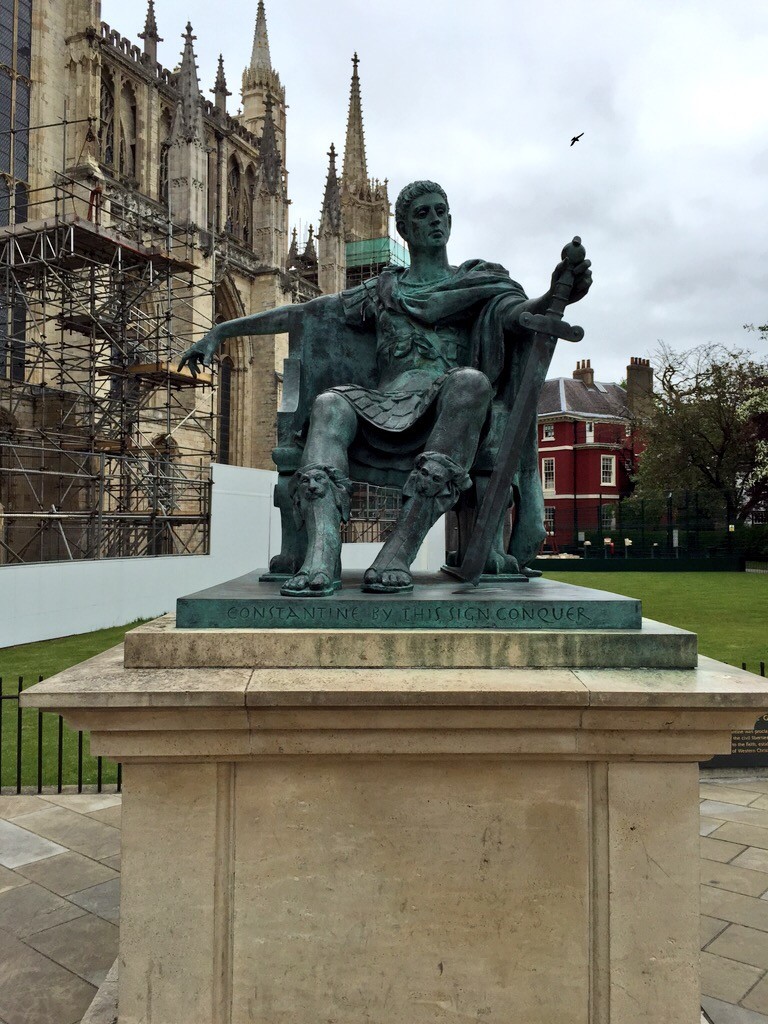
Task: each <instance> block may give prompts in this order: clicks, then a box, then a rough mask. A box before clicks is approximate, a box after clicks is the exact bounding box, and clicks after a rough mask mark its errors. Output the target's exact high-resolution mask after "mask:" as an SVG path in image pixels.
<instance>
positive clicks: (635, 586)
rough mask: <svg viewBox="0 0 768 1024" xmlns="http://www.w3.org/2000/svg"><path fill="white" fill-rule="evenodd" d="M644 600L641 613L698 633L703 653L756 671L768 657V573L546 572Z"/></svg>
mask: <svg viewBox="0 0 768 1024" xmlns="http://www.w3.org/2000/svg"><path fill="white" fill-rule="evenodd" d="M547 577H548V578H549V579H556V580H562V582H564V583H572V584H575V585H576V586H581V587H594V588H595V590H608V591H610V592H612V593H615V594H624V595H625V596H626V597H634V598H637V599H638V600H640V601H642V603H643V615H644V616H645V617H646V618H649V619H656V620H657V621H659V622H667V623H669V624H670V625H672V626H679V627H680V628H681V629H690V630H692V631H693V632H694V633H698V635H699V653H700V654H705V655H707V657H709V658H716V659H717V660H718V661H724V662H726V664H728V665H735V666H737V667H738V668H741V663H742V661H745V662H746V663H747V667H748V668H749V669H750V670H751V671H754V672H756V671H757V666H758V664H759V662H760V661H768V634H767V633H766V629H765V624H766V622H768V576H762V575H757V574H756V575H751V574H748V573H736V572H733V573H731V572H681V573H672V572H660V573H654V572H634V573H630V572H628V573H611V574H610V576H608V575H606V574H605V573H600V572H594V573H590V572H583V573H582V572H568V573H561V574H558V573H556V572H553V573H547Z"/></svg>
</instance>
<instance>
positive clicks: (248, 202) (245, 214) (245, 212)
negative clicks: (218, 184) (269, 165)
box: [240, 167, 256, 244]
mask: <svg viewBox="0 0 768 1024" xmlns="http://www.w3.org/2000/svg"><path fill="white" fill-rule="evenodd" d="M255 188H256V175H255V174H254V171H253V168H252V167H249V168H248V169H247V171H246V172H245V182H244V187H243V188H242V189H241V193H240V211H241V212H240V224H241V230H240V237H241V238H242V240H243V241H244V242H248V243H249V244H251V243H252V242H253V230H252V224H251V221H252V213H253V193H254V190H255Z"/></svg>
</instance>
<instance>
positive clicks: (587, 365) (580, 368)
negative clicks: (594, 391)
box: [573, 359, 595, 388]
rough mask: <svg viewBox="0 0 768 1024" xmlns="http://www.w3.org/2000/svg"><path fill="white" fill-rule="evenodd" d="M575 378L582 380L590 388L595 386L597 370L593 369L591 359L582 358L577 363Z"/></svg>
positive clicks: (574, 372)
mask: <svg viewBox="0 0 768 1024" xmlns="http://www.w3.org/2000/svg"><path fill="white" fill-rule="evenodd" d="M573 379H574V380H580V381H582V382H583V383H584V384H586V386H587V387H588V388H593V387H594V386H595V371H594V370H593V369H592V363H591V361H590V360H589V359H580V360H579V362H578V363H576V369H575V370H574V371H573Z"/></svg>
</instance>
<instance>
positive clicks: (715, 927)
mask: <svg viewBox="0 0 768 1024" xmlns="http://www.w3.org/2000/svg"><path fill="white" fill-rule="evenodd" d="M727 927H728V921H719V920H718V919H717V918H716V917H707V915H706V914H702V915H701V929H700V933H701V948H702V949H705V948H706V947H707V945H708V944H709V943H710V942H711V941H712V939H714V938H715V937H716V936H718V935H719V934H720V932H721V931H723V930H724V929H725V928H727Z"/></svg>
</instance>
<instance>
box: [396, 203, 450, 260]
mask: <svg viewBox="0 0 768 1024" xmlns="http://www.w3.org/2000/svg"><path fill="white" fill-rule="evenodd" d="M397 227H398V231H399V232H400V234H401V235H402V236H403V238H404V239H405V240H406V242H407V243H408V245H409V246H410V248H411V249H421V250H425V251H429V250H430V249H431V250H434V249H442V248H444V247H445V245H446V244H447V242H448V239H449V238H450V237H451V215H450V213H449V212H448V203H447V202H446V201H445V199H444V198H443V197H442V196H441V195H440V193H439V192H427V194H426V195H423V196H417V198H416V199H414V200H413V202H412V203H411V205H410V207H409V209H408V213H407V214H406V217H405V222H404V223H403V222H400V223H399V224H398V226H397Z"/></svg>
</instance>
